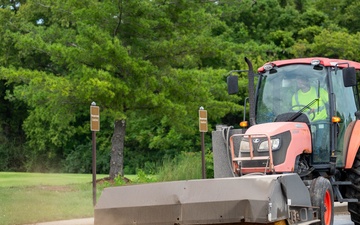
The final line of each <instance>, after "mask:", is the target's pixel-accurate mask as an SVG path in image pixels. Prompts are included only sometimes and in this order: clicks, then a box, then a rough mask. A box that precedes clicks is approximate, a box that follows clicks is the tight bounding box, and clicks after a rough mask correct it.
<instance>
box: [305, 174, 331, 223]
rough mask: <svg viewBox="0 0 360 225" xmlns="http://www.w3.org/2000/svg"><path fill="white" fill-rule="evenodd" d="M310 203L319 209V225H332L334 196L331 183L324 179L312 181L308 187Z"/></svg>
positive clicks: (319, 178)
mask: <svg viewBox="0 0 360 225" xmlns="http://www.w3.org/2000/svg"><path fill="white" fill-rule="evenodd" d="M310 196H311V203H312V205H313V206H315V207H319V214H318V216H319V219H320V223H319V224H321V225H332V224H333V222H334V194H333V189H332V186H331V183H330V181H329V180H328V179H326V178H324V177H318V178H316V179H314V180H313V181H312V183H311V185H310Z"/></svg>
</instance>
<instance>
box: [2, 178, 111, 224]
mask: <svg viewBox="0 0 360 225" xmlns="http://www.w3.org/2000/svg"><path fill="white" fill-rule="evenodd" d="M107 176H108V175H97V177H96V178H97V179H100V178H103V177H107ZM101 191H102V187H101V185H97V196H98V197H99V196H100V194H101ZM93 213H94V208H93V197H92V175H91V174H45V173H44V174H43V173H8V172H0V225H14V224H31V223H36V222H45V221H55V220H64V219H74V218H85V217H93Z"/></svg>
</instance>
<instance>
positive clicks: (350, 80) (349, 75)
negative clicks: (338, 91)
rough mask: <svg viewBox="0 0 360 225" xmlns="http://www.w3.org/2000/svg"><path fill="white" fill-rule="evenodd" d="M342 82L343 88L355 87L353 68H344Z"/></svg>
mask: <svg viewBox="0 0 360 225" xmlns="http://www.w3.org/2000/svg"><path fill="white" fill-rule="evenodd" d="M343 80H344V86H345V87H353V86H356V70H355V67H346V68H344V69H343Z"/></svg>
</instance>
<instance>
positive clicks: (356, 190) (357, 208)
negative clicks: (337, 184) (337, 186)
mask: <svg viewBox="0 0 360 225" xmlns="http://www.w3.org/2000/svg"><path fill="white" fill-rule="evenodd" d="M347 175H348V179H349V180H350V181H351V183H352V184H353V185H351V186H349V187H348V188H347V189H346V197H347V198H357V199H359V201H360V149H359V150H358V152H357V154H356V157H355V160H354V163H353V166H352V168H351V169H350V170H349V171H347ZM348 210H349V212H350V215H351V220H352V221H353V222H354V224H355V225H360V202H349V203H348Z"/></svg>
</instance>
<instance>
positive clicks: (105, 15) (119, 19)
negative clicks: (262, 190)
mask: <svg viewBox="0 0 360 225" xmlns="http://www.w3.org/2000/svg"><path fill="white" fill-rule="evenodd" d="M359 6H360V3H358V2H356V1H355V2H354V1H350V0H346V1H336V0H331V1H328V0H315V1H312V0H311V1H310V0H305V1H298V0H288V1H285V0H257V1H253V0H243V1H236V0H220V1H216V2H214V1H198V0H196V1H194V0H181V1H162V0H153V1H144V0H131V1H110V0H105V1H96V0H89V1H75V0H66V1H64V0H42V1H35V0H27V1H0V22H1V23H0V24H1V25H0V96H1V98H0V104H1V107H0V118H1V123H0V125H1V127H0V139H1V140H3V141H2V144H1V145H0V155H1V157H0V158H1V159H0V162H1V163H0V169H1V170H29V171H55V170H56V171H67V172H77V173H78V172H88V171H89V168H90V159H89V157H90V153H89V152H91V151H90V148H91V145H90V143H91V138H90V137H91V134H90V131H89V106H90V104H91V102H93V101H95V102H96V103H97V105H99V106H100V109H101V118H100V120H101V131H100V132H98V136H97V138H98V140H97V150H98V164H97V169H98V170H99V171H101V172H105V171H107V170H108V169H109V165H108V161H109V155H110V154H109V151H110V149H111V136H112V133H113V124H114V121H115V120H120V119H126V121H127V130H126V139H125V152H124V156H125V160H124V169H125V170H126V172H127V173H136V171H138V169H142V170H143V171H144V172H145V173H148V174H154V173H156V172H157V169H158V167H159V165H162V161H163V159H164V158H167V157H168V158H176V156H177V155H179V154H180V155H181V154H182V153H181V152H196V151H198V149H199V146H200V144H199V141H198V114H197V111H198V109H199V107H200V106H203V107H204V108H205V109H207V110H208V115H209V118H208V121H209V127H210V130H211V129H212V128H214V127H215V125H216V124H218V123H225V124H229V125H235V126H236V124H238V122H239V121H240V120H241V119H242V116H243V115H242V113H243V106H242V105H243V102H244V99H245V97H246V96H247V95H248V94H247V89H248V88H247V79H246V75H244V74H239V76H240V79H239V87H240V92H239V94H238V95H234V96H229V95H228V94H227V92H226V84H225V80H226V76H227V73H228V71H230V70H234V69H246V64H245V63H244V57H248V58H249V59H251V60H252V62H253V64H254V68H255V69H256V67H259V66H261V65H262V64H263V63H265V62H267V61H270V60H274V59H285V58H293V57H307V56H326V57H332V58H346V59H351V60H357V61H360V55H359V54H358V51H357V48H356V47H354V46H359V43H358V42H359V41H358V40H359V37H358V36H359V33H358V31H359V29H360V27H359V24H360V23H359V21H360V17H359V14H358V13H357V12H358V11H359V10H358V9H359ZM206 138H207V143H210V142H211V141H210V137H209V136H208V137H206ZM7 149H9V150H7ZM209 159H210V158H209ZM79 162H81V163H79ZM194 176H195V175H194Z"/></svg>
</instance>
